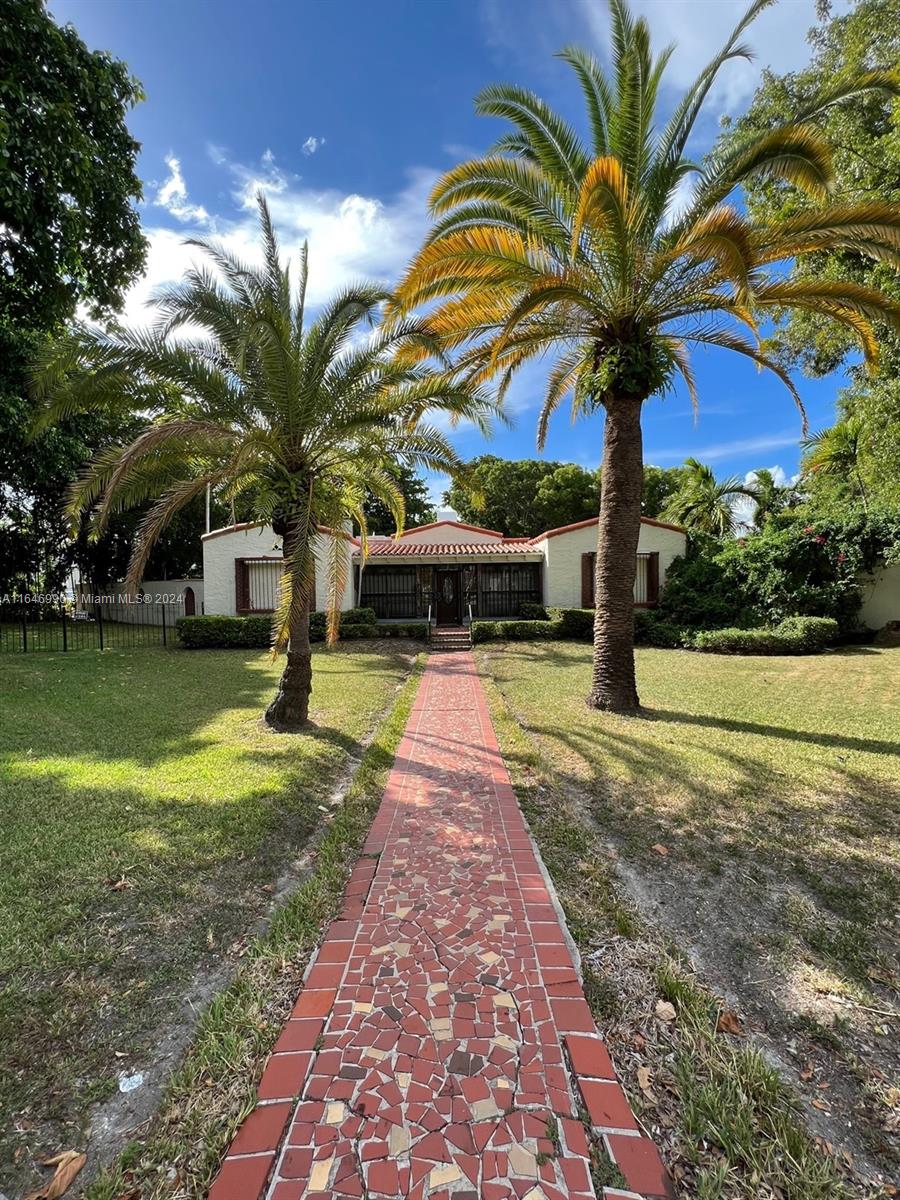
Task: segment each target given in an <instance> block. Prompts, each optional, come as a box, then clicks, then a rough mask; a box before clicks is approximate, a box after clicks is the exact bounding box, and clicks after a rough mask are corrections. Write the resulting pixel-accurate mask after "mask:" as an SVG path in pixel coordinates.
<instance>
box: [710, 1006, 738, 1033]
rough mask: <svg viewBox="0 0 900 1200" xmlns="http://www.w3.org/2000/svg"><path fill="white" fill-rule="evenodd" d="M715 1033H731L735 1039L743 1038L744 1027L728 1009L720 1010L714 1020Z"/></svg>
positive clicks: (734, 1013)
mask: <svg viewBox="0 0 900 1200" xmlns="http://www.w3.org/2000/svg"><path fill="white" fill-rule="evenodd" d="M716 1033H733V1034H734V1035H735V1037H743V1036H744V1027H743V1025H742V1024H741V1019H740V1017H739V1016H738V1015H737V1013H736V1012H733V1011H732V1010H731V1009H730V1008H723V1009H721V1010H720V1012H719V1015H718V1017H717V1018H716Z"/></svg>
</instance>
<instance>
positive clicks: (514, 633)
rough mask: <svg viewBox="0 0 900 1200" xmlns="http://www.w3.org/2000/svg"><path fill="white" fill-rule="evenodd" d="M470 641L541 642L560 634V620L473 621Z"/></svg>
mask: <svg viewBox="0 0 900 1200" xmlns="http://www.w3.org/2000/svg"><path fill="white" fill-rule="evenodd" d="M470 629H471V633H472V641H473V642H474V643H478V642H532V641H533V642H543V641H550V640H552V639H555V638H558V637H560V636H561V622H560V621H473V622H472V624H471V626H470Z"/></svg>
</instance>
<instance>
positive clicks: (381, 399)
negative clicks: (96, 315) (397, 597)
mask: <svg viewBox="0 0 900 1200" xmlns="http://www.w3.org/2000/svg"><path fill="white" fill-rule="evenodd" d="M259 215H260V227H261V240H262V247H261V248H262V259H263V265H262V266H261V267H257V266H249V265H246V264H244V263H241V262H239V261H238V260H237V259H236V258H235V257H234V256H233V255H232V254H231V253H230V252H229V251H227V250H226V249H225V248H223V247H222V246H220V245H218V244H216V243H211V242H202V241H201V242H193V243H191V244H193V245H196V246H197V247H199V248H200V249H201V251H202V253H203V255H204V258H205V259H206V265H203V266H201V267H197V268H194V269H192V270H190V271H188V273H187V274H186V276H185V278H184V280H183V281H182V283H180V284H178V285H176V286H173V287H169V288H167V289H165V290H164V291H162V292H161V293H160V294H159V296H158V298H157V320H156V322H155V324H154V326H153V327H152V328H151V329H150V330H136V329H117V330H115V331H113V332H103V331H101V330H98V329H94V328H76V329H75V330H74V331H73V332H72V333H71V334H70V335H69V336H67V337H66V338H64V339H63V341H62V342H60V343H58V344H57V345H56V346H55V347H54V348H53V349H52V350H51V351H50V352H49V353H48V354H47V355H46V356H45V357H44V359H42V360H41V361H40V362H39V363H38V364H37V365H36V368H35V372H34V389H35V392H36V394H37V396H38V398H39V399H40V400H42V401H43V411H42V414H41V416H40V418H39V422H38V431H39V430H40V429H42V428H46V427H47V426H48V425H50V424H51V423H53V422H55V421H57V420H60V419H62V418H64V417H66V416H67V415H69V414H71V413H72V412H75V411H80V410H83V409H87V408H93V409H100V410H104V411H106V412H110V413H113V414H115V413H122V414H129V415H131V414H134V413H142V414H145V415H146V417H147V425H146V428H145V429H144V430H143V431H142V432H141V434H140V435H139V436H138V437H137V438H135V439H134V440H133V441H131V442H130V443H129V444H128V445H124V446H113V447H111V448H109V449H107V450H105V451H103V452H102V453H101V454H100V455H99V456H98V457H97V458H96V459H95V460H94V461H93V462H92V463H91V464H90V465H89V467H88V468H87V469H86V471H85V472H84V474H83V475H82V477H81V478H79V479H78V480H77V481H76V482H75V483H74V484H73V486H72V489H71V494H70V496H69V498H68V511H69V513H70V515H71V517H72V518H73V521H75V520H77V519H78V518H79V516H80V515H81V514H82V513H84V512H85V511H88V510H93V517H92V524H93V531H94V533H95V534H96V535H99V534H101V533H102V532H103V530H104V528H105V527H106V525H107V522H108V520H109V518H110V516H111V515H112V514H113V513H114V512H116V511H118V510H120V509H122V508H125V507H129V506H132V505H135V504H140V503H142V502H145V501H147V500H153V503H152V505H151V507H150V508H149V510H148V512H147V514H146V516H145V517H144V518H143V520H142V522H141V524H140V526H139V529H138V537H137V540H136V543H135V546H134V549H133V553H132V556H131V561H130V564H129V570H128V578H127V581H126V586H127V587H128V588H129V589H130V590H134V589H136V587H137V585H138V582H139V581H140V579H141V576H142V573H143V569H144V566H145V564H146V562H147V558H148V556H149V554H150V551H151V549H152V547H153V544H154V542H155V541H156V539H157V538H158V537H159V535H160V533H161V532H162V530H163V529H164V528H165V527H166V525H167V524H168V522H169V521H170V520H171V519H172V517H173V516H174V515H175V514H176V513H177V512H178V510H179V509H181V508H182V507H183V506H184V505H185V504H188V503H189V502H190V501H191V500H193V499H194V498H195V497H196V496H200V495H203V494H204V493H205V491H206V489H207V487H211V488H212V489H213V490H214V491H215V493H216V494H217V495H218V496H219V497H221V498H222V499H223V500H225V501H226V502H231V503H232V504H234V503H237V504H238V505H239V506H240V508H241V510H242V511H244V512H247V513H249V514H251V515H252V516H253V518H254V519H255V520H258V521H263V522H270V523H271V524H272V526H273V527H274V529H275V531H276V533H277V534H278V535H279V536H280V537H281V538H282V541H283V552H284V559H285V570H284V573H283V576H282V583H281V590H280V601H279V604H278V608H277V611H276V612H275V614H274V618H273V633H272V645H273V652H275V651H279V650H286V651H287V662H286V666H285V669H284V673H283V675H282V677H281V683H280V686H279V690H278V693H277V695H276V697H275V699H274V700H273V701H272V703H271V704H270V705H269V707H268V709H267V712H266V720H267V721H268V723H269V724H270V725H271V726H272V727H273V728H275V729H277V730H296V729H299V728H301V727H302V726H303V725H304V724H305V723H306V721H307V717H308V709H309V695H310V690H311V674H312V668H311V655H310V644H309V607H310V601H311V598H312V589H313V581H314V563H315V559H314V549H313V538H314V536H315V533H316V529H317V526H320V525H322V526H328V527H329V528H331V529H333V530H336V531H340V530H341V529H343V528H345V527H346V524H347V522H348V521H349V520H351V519H355V521H356V522H357V524H358V526H359V527H360V529H361V530H362V538H363V552H364V553H365V541H366V519H365V513H364V502H365V500H366V498H367V496H368V495H372V496H375V497H377V498H378V499H380V500H382V501H383V502H384V503H385V504H386V505H387V506H388V507H389V508H390V510H391V512H392V513H393V515H394V518H395V520H396V522H397V525H398V528H400V527H402V523H403V519H404V505H403V494H402V491H401V490H400V488H399V486H398V484H397V482H396V476H395V474H392V473H391V468H392V467H395V466H396V463H397V462H398V461H400V462H403V463H405V464H408V465H425V466H427V467H430V468H432V469H435V470H439V471H448V472H451V473H453V472H458V470H459V469H460V467H461V464H460V462H459V460H458V458H457V456H456V454H455V453H454V451H453V449H452V447H451V446H450V444H449V442H448V440H447V437H446V436H445V434H444V433H442V432H441V431H440V430H438V429H437V428H435V427H434V426H433V425H430V424H428V423H427V422H426V421H425V420H424V419H423V418H424V414H425V413H426V411H428V410H440V411H441V412H442V413H444V414H446V415H447V416H448V418H449V421H450V423H451V424H453V423H455V422H457V421H459V420H461V419H466V420H472V421H474V422H475V423H476V424H478V425H479V427H481V428H482V429H483V430H485V431H487V422H488V419H489V416H490V414H491V413H492V412H494V411H495V410H496V405H495V404H494V403H493V402H488V401H487V400H486V399H485V397H484V396H483V395H482V393H481V392H480V390H479V389H478V388H477V387H473V386H471V385H469V384H464V383H463V382H461V380H460V378H459V376H458V375H457V374H454V373H453V372H451V371H449V370H447V369H445V368H443V367H442V368H441V369H437V370H435V369H429V367H428V366H427V360H428V359H429V358H433V352H434V351H435V350H436V344H435V339H434V337H433V335H432V334H430V333H429V332H428V331H427V330H426V328H425V327H424V325H423V324H422V322H420V321H415V320H408V321H403V322H400V323H397V324H395V325H393V326H392V327H391V329H390V330H385V329H381V330H380V331H378V332H375V333H371V332H370V333H369V334H368V335H367V334H366V327H367V325H370V324H371V323H372V322H373V321H374V320H375V318H376V317H377V315H378V314H379V312H380V310H381V308H382V306H383V304H384V302H385V300H386V299H387V293H386V292H384V291H383V290H381V289H379V288H377V287H372V286H369V285H366V284H359V285H356V286H352V287H349V288H347V289H346V290H345V291H343V292H341V293H340V294H338V295H337V296H335V297H334V299H332V300H331V301H330V303H328V304H326V305H325V306H324V307H323V308H322V310H321V311H320V312H319V314H318V316H317V317H316V319H315V320H313V321H311V322H307V319H306V316H307V314H306V304H305V294H306V283H307V254H306V248H305V247H304V250H303V255H302V259H301V262H300V270H299V281H298V285H297V286H296V287H295V288H292V287H291V282H290V274H289V265H288V264H285V265H282V262H281V257H280V253H279V248H278V243H277V241H276V238H275V232H274V229H273V227H272V222H271V219H270V216H269V211H268V208H267V206H266V203H265V200H264V199H263V197H262V196H260V198H259ZM413 348H414V349H415V351H416V356H417V357H418V358H419V359H421V360H422V361H421V362H420V363H418V364H412V365H411V364H410V363H409V362H407V363H401V362H400V361H399V359H398V352H399V351H401V350H405V351H407V352H409V351H410V350H411V349H413ZM331 545H332V552H331V554H330V556H329V558H330V569H329V575H330V582H329V596H330V601H329V618H330V619H329V622H328V625H329V641H333V640H334V639H335V637H336V636H337V626H338V609H339V604H340V597H341V596H342V594H343V586H344V582H345V578H346V570H347V562H348V558H349V555H348V554H347V550H346V545H345V544H344V542H343V540H342V539H341V538H340V537H339V536H335V537H333V538H332V539H331Z"/></svg>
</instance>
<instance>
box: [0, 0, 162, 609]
mask: <svg viewBox="0 0 900 1200" xmlns="http://www.w3.org/2000/svg"><path fill="white" fill-rule="evenodd" d="M141 97H142V92H141V88H140V85H139V84H138V83H137V82H136V80H134V79H133V78H132V76H131V75H130V73H129V71H128V68H127V67H126V65H125V64H124V63H122V62H119V61H117V60H116V59H114V58H111V57H110V56H109V55H108V54H105V53H96V52H92V51H90V50H88V48H87V47H86V46H85V44H84V42H83V41H82V40H81V39H80V38H79V36H78V34H77V33H76V32H75V30H74V29H73V28H72V27H71V26H64V27H60V26H59V25H57V24H56V22H55V21H54V20H53V18H52V17H51V16H50V15H49V13H48V12H47V10H46V8H45V6H44V4H43V3H41V2H40V0H0V480H2V485H0V528H2V530H3V534H4V537H3V542H4V544H5V545H4V550H3V552H2V555H0V583H2V585H3V586H4V588H5V589H9V587H10V585H13V586H15V584H16V582H17V581H19V582H22V583H24V582H25V581H30V582H32V583H36V582H39V583H40V585H41V586H42V587H45V588H46V589H47V590H50V589H52V588H55V587H58V586H59V585H60V584H61V582H62V580H63V578H64V577H65V574H66V571H67V569H68V567H69V565H70V564H71V561H72V559H73V557H74V556H76V555H78V554H79V553H80V549H79V546H78V545H71V544H67V542H66V522H65V518H64V516H63V514H62V511H61V509H62V504H61V501H62V498H63V495H64V493H65V489H66V487H67V486H68V484H69V483H70V482H71V480H72V479H73V478H74V476H75V474H76V473H77V470H78V468H79V466H80V465H81V463H83V462H84V460H85V458H86V457H88V456H89V455H90V454H91V453H93V452H94V451H96V450H97V449H99V448H100V447H101V446H102V445H104V444H106V443H108V442H109V441H110V439H111V438H113V437H128V435H129V431H130V430H133V429H134V428H135V427H134V426H129V425H128V424H127V423H124V424H123V422H122V420H121V419H119V420H118V421H117V422H113V423H110V422H109V421H106V420H104V418H102V417H99V416H97V415H91V416H83V415H78V416H73V417H72V418H71V419H70V420H67V421H65V422H63V423H61V424H60V425H59V426H58V427H57V428H55V429H54V430H53V432H52V434H50V435H49V436H48V437H47V438H45V439H44V440H43V441H42V442H41V443H40V444H39V445H36V446H32V445H29V444H28V441H27V435H28V430H29V428H30V425H31V419H32V414H33V405H32V403H31V400H30V399H29V398H28V395H27V390H26V386H25V380H26V370H27V366H28V363H29V361H30V359H31V358H32V357H33V356H34V354H35V353H36V352H37V351H38V350H39V349H40V347H41V345H42V343H43V342H44V341H45V339H46V338H47V337H48V336H49V335H50V334H51V333H52V332H54V331H56V330H58V329H59V328H60V326H61V324H62V323H63V322H64V321H66V320H68V319H69V318H71V317H72V316H73V315H74V313H75V310H76V307H77V306H78V305H79V304H83V305H85V306H86V307H88V308H90V309H92V310H94V311H95V312H98V313H101V312H105V313H108V312H111V311H113V310H115V309H116V308H117V307H118V305H119V304H120V302H121V299H122V296H123V294H124V290H125V288H126V287H127V286H128V284H129V283H131V282H132V280H134V279H135V278H136V277H137V276H138V275H139V274H140V272H141V270H142V268H143V264H144V255H145V240H144V237H143V234H142V233H141V229H140V221H139V218H138V214H137V212H136V210H135V207H134V202H135V201H137V200H138V199H139V198H140V196H141V184H140V181H139V179H138V177H137V174H136V172H135V161H136V157H137V152H138V149H139V146H138V143H137V142H136V141H135V140H134V138H133V137H132V136H131V134H130V133H129V130H128V127H127V124H126V116H127V113H128V111H129V110H130V109H131V108H132V106H133V105H134V104H136V103H137V102H138V101H139V100H140V99H141ZM99 554H100V548H98V549H97V552H96V553H95V556H94V561H95V562H97V563H98V565H99V560H98V555H99Z"/></svg>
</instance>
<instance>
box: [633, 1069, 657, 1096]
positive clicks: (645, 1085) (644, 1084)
mask: <svg viewBox="0 0 900 1200" xmlns="http://www.w3.org/2000/svg"><path fill="white" fill-rule="evenodd" d="M637 1081H638V1087H639V1088H640V1089H641V1091H642V1092H643V1093H644V1095H645V1096H646V1097H647V1099H648V1100H649V1101H650V1103H651V1104H656V1096H654V1094H653V1089H652V1088H651V1087H650V1084H651V1083H652V1082H653V1072H652V1071H651V1070H650V1068H649V1067H638V1069H637Z"/></svg>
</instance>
